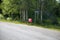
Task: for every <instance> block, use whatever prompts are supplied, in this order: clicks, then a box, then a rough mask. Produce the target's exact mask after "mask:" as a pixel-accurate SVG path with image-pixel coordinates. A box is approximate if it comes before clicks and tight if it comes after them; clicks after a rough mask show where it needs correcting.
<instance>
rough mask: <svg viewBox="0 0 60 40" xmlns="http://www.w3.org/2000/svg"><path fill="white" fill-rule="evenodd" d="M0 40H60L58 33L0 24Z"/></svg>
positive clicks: (44, 29) (30, 27) (43, 29)
mask: <svg viewBox="0 0 60 40" xmlns="http://www.w3.org/2000/svg"><path fill="white" fill-rule="evenodd" d="M0 40H60V31H56V30H50V29H46V28H39V27H36V26H29V25H25V24H14V23H7V22H0Z"/></svg>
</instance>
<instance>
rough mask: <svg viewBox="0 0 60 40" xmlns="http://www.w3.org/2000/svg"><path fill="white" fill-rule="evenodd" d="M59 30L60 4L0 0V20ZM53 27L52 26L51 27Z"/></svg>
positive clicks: (52, 1)
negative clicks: (28, 23) (29, 22)
mask: <svg viewBox="0 0 60 40" xmlns="http://www.w3.org/2000/svg"><path fill="white" fill-rule="evenodd" d="M29 18H32V20H33V22H32V23H33V24H38V25H43V26H44V27H45V26H46V27H47V28H58V29H60V3H58V2H57V1H56V0H43V1H42V0H0V19H4V20H9V21H18V22H28V19H29ZM51 25H53V26H51Z"/></svg>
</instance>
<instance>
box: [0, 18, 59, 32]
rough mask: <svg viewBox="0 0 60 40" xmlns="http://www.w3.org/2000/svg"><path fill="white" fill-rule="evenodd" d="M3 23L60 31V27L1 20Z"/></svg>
mask: <svg viewBox="0 0 60 40" xmlns="http://www.w3.org/2000/svg"><path fill="white" fill-rule="evenodd" d="M0 21H1V22H11V23H15V24H27V25H32V26H37V27H42V28H48V29H51V30H57V31H60V26H57V25H51V24H50V25H42V24H40V25H39V24H33V23H27V22H21V21H8V20H4V19H3V20H0Z"/></svg>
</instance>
